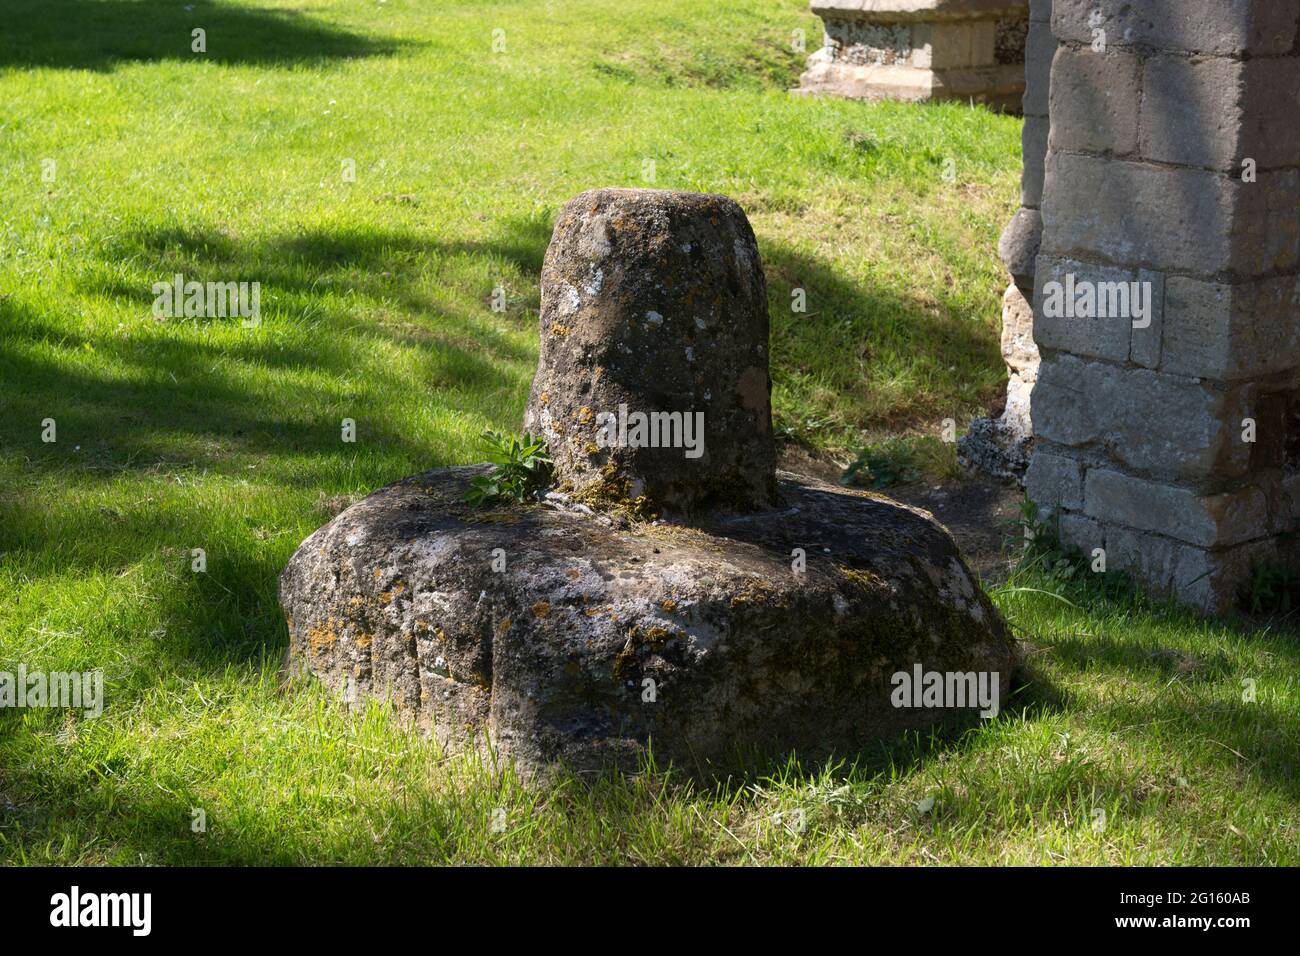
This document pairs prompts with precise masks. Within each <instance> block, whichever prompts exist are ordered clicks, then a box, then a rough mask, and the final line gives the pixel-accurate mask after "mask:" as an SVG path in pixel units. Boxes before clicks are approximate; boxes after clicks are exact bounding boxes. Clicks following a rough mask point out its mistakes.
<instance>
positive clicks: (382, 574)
mask: <svg viewBox="0 0 1300 956" xmlns="http://www.w3.org/2000/svg"><path fill="white" fill-rule="evenodd" d="M383 576H384V572H383V571H380V570H379V569H378V568H375V580H376V581H378V580H379V579H380V578H382V577H383Z"/></svg>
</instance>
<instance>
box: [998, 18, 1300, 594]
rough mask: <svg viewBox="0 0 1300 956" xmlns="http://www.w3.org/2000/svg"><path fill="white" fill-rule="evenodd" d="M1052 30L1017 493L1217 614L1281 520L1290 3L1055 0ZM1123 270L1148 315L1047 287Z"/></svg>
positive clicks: (1297, 42)
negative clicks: (1026, 422) (1029, 395)
mask: <svg viewBox="0 0 1300 956" xmlns="http://www.w3.org/2000/svg"><path fill="white" fill-rule="evenodd" d="M1050 31H1051V36H1052V39H1051V41H1049V40H1048V39H1047V38H1046V37H1044V36H1040V35H1039V33H1038V32H1036V30H1035V29H1032V28H1031V31H1030V38H1031V53H1030V59H1029V62H1031V63H1034V62H1039V60H1038V56H1040V55H1044V54H1043V51H1045V50H1046V49H1047V47H1048V46H1049V44H1050V43H1055V44H1057V49H1056V51H1055V53H1054V54H1053V55H1052V58H1051V61H1050V62H1051V67H1050V70H1051V73H1050V84H1049V86H1048V89H1047V103H1048V109H1049V129H1050V132H1049V134H1048V136H1047V154H1046V159H1045V162H1044V163H1043V179H1042V190H1041V196H1042V202H1041V238H1040V241H1039V242H1038V243H1037V250H1036V256H1035V257H1034V259H1035V275H1034V278H1033V285H1032V286H1031V287H1030V292H1029V293H1027V296H1032V301H1033V303H1034V312H1033V326H1034V334H1033V338H1034V341H1035V343H1036V345H1037V347H1038V349H1039V351H1040V353H1041V365H1040V366H1039V368H1038V369H1037V382H1036V386H1035V389H1034V392H1033V428H1034V435H1035V445H1034V451H1033V458H1032V462H1031V465H1030V467H1029V471H1028V475H1027V491H1028V494H1029V496H1030V497H1031V498H1032V499H1033V500H1034V501H1035V502H1037V503H1038V505H1039V506H1040V509H1041V510H1042V511H1044V512H1045V513H1048V514H1051V515H1054V516H1055V517H1056V518H1057V520H1058V521H1059V525H1060V529H1061V534H1062V537H1063V538H1064V539H1065V540H1066V542H1067V543H1068V544H1071V545H1073V546H1075V547H1078V548H1080V549H1081V550H1084V551H1085V552H1089V553H1091V552H1092V551H1093V550H1095V549H1097V548H1101V549H1103V550H1104V551H1105V552H1106V559H1107V567H1108V568H1110V569H1123V570H1128V571H1131V572H1132V573H1134V574H1135V575H1136V576H1137V577H1138V578H1140V579H1141V580H1143V581H1145V582H1146V583H1147V584H1148V585H1149V586H1150V587H1151V588H1153V589H1154V590H1155V591H1156V592H1158V593H1164V594H1169V595H1172V596H1175V597H1177V598H1178V599H1180V600H1182V601H1184V602H1186V603H1189V604H1192V605H1194V606H1196V607H1199V608H1202V609H1204V610H1206V611H1211V612H1219V611H1224V610H1227V609H1228V608H1229V607H1231V606H1232V605H1233V604H1234V603H1235V601H1236V599H1237V597H1238V593H1239V590H1240V588H1241V586H1242V584H1243V583H1244V582H1245V580H1246V578H1248V576H1249V575H1250V574H1251V571H1252V568H1253V567H1255V566H1256V565H1257V564H1258V563H1259V562H1261V561H1266V560H1285V559H1287V558H1288V555H1287V554H1286V553H1285V552H1286V546H1285V544H1284V542H1285V541H1286V540H1287V538H1288V536H1289V533H1290V532H1293V531H1295V530H1296V523H1297V522H1296V515H1295V511H1294V503H1293V501H1292V495H1291V494H1290V493H1289V489H1293V488H1294V487H1296V486H1297V484H1300V482H1297V480H1296V478H1295V476H1294V473H1295V472H1296V471H1298V470H1300V461H1296V460H1294V458H1293V457H1291V456H1289V454H1288V449H1289V448H1290V449H1295V448H1296V446H1297V444H1298V443H1297V441H1296V438H1297V437H1300V436H1298V435H1297V434H1296V433H1295V431H1294V429H1295V426H1294V422H1295V420H1296V415H1295V414H1294V412H1295V409H1296V404H1297V403H1296V397H1297V393H1298V391H1300V0H1150V2H1146V3H1132V2H1127V0H1055V2H1054V4H1053V5H1052V7H1051V19H1050ZM1036 37H1037V38H1038V42H1039V44H1040V45H1039V47H1038V48H1037V49H1035V47H1034V40H1035V38H1036ZM1032 87H1033V84H1032V82H1031V88H1032ZM1033 92H1034V101H1035V103H1037V104H1040V105H1041V102H1042V92H1043V91H1042V90H1041V89H1034V91H1033ZM1029 99H1030V98H1029V96H1027V97H1026V103H1027V104H1028V102H1029ZM1029 122H1030V120H1027V122H1026V126H1027V129H1026V134H1025V135H1026V143H1029V142H1030V141H1031V137H1039V138H1041V133H1040V131H1035V132H1033V133H1031V132H1030V131H1029V129H1028V125H1029ZM1034 141H1035V142H1037V141H1038V139H1034ZM1027 148H1028V147H1027ZM1025 168H1026V178H1027V179H1028V178H1029V176H1030V175H1031V173H1030V170H1031V169H1033V170H1035V171H1036V170H1037V159H1036V152H1035V156H1034V157H1031V156H1029V155H1028V154H1027V155H1026V162H1025ZM1034 175H1036V172H1035V174H1034ZM1034 185H1035V184H1027V186H1026V190H1025V198H1026V199H1030V198H1034V197H1036V196H1037V195H1038V193H1037V191H1036V190H1035V188H1034ZM1029 209H1031V207H1029V206H1028V205H1026V210H1029ZM1025 217H1026V211H1025V210H1022V214H1021V218H1022V220H1023V219H1024V218H1025ZM1018 228H1019V230H1020V233H1022V234H1029V233H1030V232H1032V228H1031V227H1030V226H1028V225H1027V224H1026V223H1025V222H1024V221H1022V222H1021V224H1020V226H1019V227H1018ZM1013 238H1014V237H1013ZM1005 244H1006V241H1005V240H1004V245H1005ZM1025 245H1026V243H1025V242H1024V241H1023V240H1021V241H1020V244H1019V245H1018V246H1017V247H1016V248H1014V249H1012V250H1010V251H1011V252H1012V253H1013V255H1012V256H1011V257H1010V258H1011V260H1012V261H1013V262H1015V263H1017V266H1016V268H1019V269H1023V268H1025V266H1024V263H1025V262H1026V261H1027V259H1028V258H1029V256H1028V255H1027V252H1026V248H1025ZM1020 278H1023V277H1018V279H1020ZM1121 285H1122V287H1123V288H1124V289H1126V290H1134V291H1135V293H1138V292H1140V293H1141V295H1142V296H1143V298H1141V299H1139V300H1138V301H1142V302H1145V303H1146V304H1147V306H1148V308H1147V309H1146V311H1145V314H1140V313H1139V312H1138V311H1137V310H1135V309H1134V308H1132V307H1130V308H1128V309H1124V308H1119V309H1104V308H1095V307H1094V308H1086V309H1084V308H1081V309H1075V308H1073V306H1074V303H1073V302H1071V303H1068V304H1067V305H1068V307H1067V308H1065V309H1062V308H1061V304H1062V298H1061V296H1060V294H1059V293H1060V291H1061V290H1062V289H1071V290H1077V291H1078V294H1083V293H1084V292H1088V293H1089V294H1091V295H1093V296H1094V299H1093V302H1094V304H1095V303H1098V302H1101V301H1103V298H1102V297H1101V293H1102V288H1101V287H1103V286H1104V287H1105V293H1106V295H1108V296H1109V297H1110V298H1109V299H1108V300H1107V301H1109V302H1111V303H1112V304H1114V303H1116V302H1119V301H1120V300H1119V299H1118V298H1117V295H1118V292H1119V291H1120V289H1121ZM1049 291H1050V292H1053V293H1056V294H1055V295H1054V296H1052V295H1049ZM1126 295H1127V292H1126ZM1080 302H1082V300H1080ZM1131 305H1132V303H1130V306H1131Z"/></svg>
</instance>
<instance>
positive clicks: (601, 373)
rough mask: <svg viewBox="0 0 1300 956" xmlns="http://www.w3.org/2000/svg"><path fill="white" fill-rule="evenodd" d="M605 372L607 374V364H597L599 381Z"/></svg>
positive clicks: (597, 378)
mask: <svg viewBox="0 0 1300 956" xmlns="http://www.w3.org/2000/svg"><path fill="white" fill-rule="evenodd" d="M604 374H605V366H603V365H597V366H596V381H597V382H599V381H600V377H601V376H602V375H604Z"/></svg>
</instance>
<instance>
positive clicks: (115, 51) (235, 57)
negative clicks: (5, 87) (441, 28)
mask: <svg viewBox="0 0 1300 956" xmlns="http://www.w3.org/2000/svg"><path fill="white" fill-rule="evenodd" d="M0 21H2V26H0V69H5V68H12V67H17V68H37V67H53V68H56V69H76V70H101V71H103V70H112V69H113V68H114V67H116V66H117V65H118V64H120V63H129V62H158V61H161V60H185V61H192V62H205V61H206V62H213V63H225V64H259V65H274V64H277V63H279V64H289V63H299V62H307V61H318V60H326V59H344V58H353V57H366V56H377V55H384V54H391V53H394V52H396V51H397V50H398V49H399V47H400V45H401V44H399V43H398V42H396V41H392V40H380V39H374V38H370V37H365V36H362V35H360V34H356V33H349V32H347V31H345V30H340V29H338V28H336V27H331V26H328V25H326V24H325V23H322V22H320V21H317V20H313V19H312V18H310V17H307V16H305V15H303V14H301V13H299V12H298V11H289V10H286V11H279V10H264V9H258V8H257V7H248V6H238V7H236V6H230V5H228V4H226V3H218V2H212V0H190V2H189V3H188V4H185V3H181V2H180V0H6V2H5V4H4V10H3V12H2V13H0ZM195 29H202V30H204V31H206V47H207V50H206V52H204V53H196V52H193V50H192V43H193V42H194V41H193V36H192V31H193V30H195Z"/></svg>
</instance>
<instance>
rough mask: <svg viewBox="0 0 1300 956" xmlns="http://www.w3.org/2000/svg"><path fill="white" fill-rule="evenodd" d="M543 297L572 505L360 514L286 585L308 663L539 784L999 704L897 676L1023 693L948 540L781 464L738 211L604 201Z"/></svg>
mask: <svg viewBox="0 0 1300 956" xmlns="http://www.w3.org/2000/svg"><path fill="white" fill-rule="evenodd" d="M541 284H542V311H541V338H542V347H541V357H540V361H539V364H538V371H537V376H536V378H535V379H534V381H533V390H532V395H531V397H530V400H529V405H528V410H527V413H526V421H527V422H528V424H529V427H531V428H533V429H534V430H539V431H540V432H541V433H542V435H543V436H544V437H545V439H546V441H547V443H548V446H549V448H550V451H551V455H552V457H553V459H554V467H555V475H554V478H555V487H556V488H557V491H555V492H553V493H551V494H550V495H548V496H547V498H546V499H545V503H543V504H540V505H539V504H511V505H503V506H498V508H497V510H495V511H492V510H487V511H474V510H471V509H470V508H469V506H468V505H466V504H465V503H464V502H463V500H462V499H463V496H464V493H465V490H466V489H467V487H469V483H470V480H471V478H472V477H473V476H474V475H477V474H482V473H483V471H484V469H483V468H481V467H478V468H450V469H443V470H441V471H433V472H429V473H428V474H425V475H420V476H418V477H415V478H410V479H407V480H406V481H403V482H400V483H398V484H396V485H392V486H390V487H388V488H385V489H383V490H381V491H378V492H376V493H375V494H373V495H371V496H370V497H369V498H366V499H365V500H364V501H362V502H360V503H358V504H357V505H355V506H353V507H352V508H350V509H348V510H347V511H345V512H344V513H343V514H341V515H339V516H338V517H337V518H335V519H334V520H333V521H332V522H330V523H329V524H328V525H326V526H325V527H324V528H322V529H320V530H319V531H317V532H316V533H315V534H313V535H312V536H311V537H310V538H308V539H307V540H306V541H305V542H304V543H303V545H302V547H301V548H299V549H298V552H297V553H296V554H295V555H294V556H293V559H292V560H291V561H290V562H289V566H288V568H287V569H286V570H285V572H284V576H283V578H282V579H281V588H280V599H281V603H282V604H283V606H284V610H285V614H286V616H287V617H288V620H289V634H290V642H291V652H292V656H291V661H292V665H293V667H294V668H296V669H298V670H301V671H307V672H310V673H312V674H315V675H317V676H318V677H320V678H321V679H322V680H323V681H325V683H326V684H327V685H328V686H330V687H331V688H333V689H334V690H336V691H338V692H339V693H341V694H342V695H343V696H344V698H345V699H347V700H360V699H362V698H364V697H380V698H384V699H387V700H390V701H392V702H394V703H396V704H397V705H398V706H399V707H400V708H401V709H402V710H403V711H404V712H406V713H408V714H410V715H412V716H414V717H415V719H416V720H417V721H418V722H419V723H420V724H421V725H422V726H423V727H424V728H426V729H427V730H429V731H431V732H432V733H434V734H436V735H437V736H438V737H439V738H441V739H442V740H443V741H444V742H446V743H448V744H451V745H454V746H458V747H459V746H465V745H467V744H469V743H470V742H471V741H478V742H483V741H490V742H491V744H492V745H493V746H494V747H495V748H496V751H497V753H498V754H499V755H500V756H503V757H505V758H507V759H510V760H513V761H514V762H515V764H516V765H517V766H518V768H519V769H520V770H522V771H523V773H525V774H526V775H528V776H532V777H537V776H541V777H545V776H547V775H548V774H549V772H550V770H551V769H553V768H555V767H557V766H559V765H561V764H563V765H567V766H568V767H570V768H571V769H573V770H577V771H584V772H585V771H593V772H596V771H604V770H609V769H622V770H636V769H638V766H639V764H640V762H641V761H642V760H643V758H644V757H645V756H646V755H647V754H648V753H650V752H652V751H653V754H654V756H655V759H656V761H657V764H658V765H659V766H660V767H663V766H666V765H668V764H673V765H676V766H678V767H680V768H682V769H684V770H686V771H687V772H693V773H701V774H712V773H715V772H725V771H726V770H728V769H731V768H733V767H735V766H737V761H738V760H740V759H741V758H742V757H747V758H750V759H752V758H762V759H771V758H779V757H782V756H784V755H786V754H788V753H790V752H791V751H796V752H798V754H799V755H800V757H802V758H807V759H815V758H818V757H822V756H826V755H829V754H832V753H839V754H843V755H845V756H852V755H853V754H856V753H857V752H859V751H860V750H861V749H863V747H864V746H866V745H869V744H871V743H872V742H874V741H879V740H882V739H887V738H890V737H893V736H894V735H896V734H898V733H899V732H900V731H903V730H907V729H923V728H929V727H932V726H934V725H935V724H938V723H940V722H943V721H946V720H950V719H956V718H961V719H967V720H968V719H970V718H971V716H972V715H973V714H974V713H976V712H978V711H980V710H984V711H988V710H991V709H993V708H995V707H996V706H997V704H996V703H994V705H993V708H990V707H988V706H987V705H986V701H985V700H979V701H975V700H971V699H969V697H964V698H962V699H958V698H957V697H956V696H953V695H950V696H949V697H946V698H943V699H935V700H934V701H932V702H931V701H926V700H920V701H918V700H917V699H916V698H915V697H914V696H913V697H910V698H909V697H907V695H906V694H904V700H903V701H900V700H899V699H898V698H897V696H896V692H898V691H899V690H900V689H901V688H902V685H901V684H896V683H895V680H894V678H895V675H898V674H902V675H912V674H914V673H917V672H918V671H919V672H920V673H921V674H922V675H927V674H928V675H935V674H940V675H944V677H943V678H942V679H943V680H944V681H945V683H946V682H947V681H948V680H949V679H950V678H953V689H954V690H956V680H955V678H956V676H957V675H966V677H968V678H969V679H971V680H974V681H976V682H978V683H979V684H980V685H982V686H983V687H984V688H985V689H986V690H988V689H994V691H995V692H994V696H995V697H997V698H998V699H999V701H1000V700H1003V699H1005V698H1004V696H1003V695H1004V694H1005V693H1006V692H1007V691H1009V689H1010V687H1011V680H1012V668H1013V666H1014V664H1015V662H1016V657H1015V645H1014V643H1013V641H1012V639H1011V637H1010V635H1009V634H1008V632H1007V628H1006V626H1005V624H1004V623H1003V622H1002V620H1001V619H1000V618H999V617H998V615H997V612H996V611H995V610H994V608H993V606H992V605H991V604H990V603H989V601H988V599H987V598H986V597H985V596H984V595H983V594H982V593H981V592H980V590H979V588H978V586H977V585H976V584H975V582H974V580H973V579H972V578H971V575H970V572H969V571H968V570H967V568H966V566H965V565H964V564H963V563H962V560H961V556H960V555H959V554H958V552H957V548H956V546H955V545H954V544H953V542H952V538H951V537H950V536H949V535H948V533H947V532H946V531H945V530H944V529H943V528H942V526H940V525H939V524H937V523H936V522H935V521H934V519H933V518H931V517H930V516H929V515H927V514H925V513H923V512H919V511H913V510H911V509H909V508H906V507H904V506H902V505H899V504H896V503H894V502H891V501H889V500H887V499H884V498H880V497H878V496H874V495H869V494H866V493H863V492H852V491H846V490H844V489H841V488H835V487H832V486H827V485H823V484H819V483H816V482H808V481H803V480H801V479H798V478H795V477H794V476H791V475H786V474H779V475H778V473H777V472H776V470H775V464H774V463H775V453H774V449H773V444H772V427H771V404H770V402H771V379H770V377H769V374H768V349H767V339H768V325H767V321H768V320H767V287H766V283H765V280H764V277H763V271H762V266H761V263H760V261H759V255H758V246H757V243H756V242H755V239H754V233H753V230H752V229H751V228H750V226H749V222H748V221H747V220H746V218H745V215H744V213H743V212H742V211H741V209H740V207H739V206H737V205H736V204H735V203H734V202H732V201H731V200H729V199H726V198H725V197H722V196H700V195H693V194H685V193H670V192H657V191H652V190H618V189H611V190H599V191H596V192H591V193H584V194H583V195H581V196H579V197H578V198H577V199H575V200H573V202H571V203H569V204H568V205H567V206H566V207H565V208H564V210H563V211H562V212H561V214H560V216H559V219H558V221H557V223H556V227H555V235H554V237H553V239H552V241H551V245H550V248H549V249H548V250H547V255H546V262H545V264H544V265H543V268H542V283H541ZM615 410H619V414H618V416H617V417H619V418H620V420H621V419H622V418H623V417H624V412H625V411H626V412H627V414H628V416H629V417H630V416H632V415H647V416H656V417H657V418H658V420H660V421H669V420H672V416H676V418H675V420H676V421H677V422H678V423H679V424H680V425H681V426H682V428H681V430H680V432H679V433H677V434H676V437H677V438H680V439H682V441H680V442H678V441H674V440H671V439H673V437H674V433H672V432H671V430H670V431H669V432H668V433H664V432H662V431H661V432H657V433H656V436H655V437H656V440H655V441H653V442H642V441H633V440H631V437H630V436H631V432H629V433H628V435H627V436H625V435H624V429H623V428H622V427H620V428H618V429H611V428H610V427H609V416H611V415H613V414H614V412H615ZM687 422H690V423H691V424H692V429H691V434H690V435H689V436H687V435H686V433H685V423H687ZM660 439H669V440H667V441H663V440H660ZM650 513H658V514H662V515H665V516H675V517H674V519H673V520H672V521H669V522H660V523H655V522H653V521H649V520H645V519H646V518H647V517H648V515H649V514H650ZM966 677H963V680H966ZM927 679H929V678H927ZM995 681H996V684H995V683H994V682H995ZM966 686H967V687H968V686H969V681H968V680H967V682H966ZM971 693H974V691H971ZM985 696H987V695H985ZM918 703H919V704H920V705H921V706H917V705H918ZM930 703H933V706H928V704H930Z"/></svg>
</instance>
